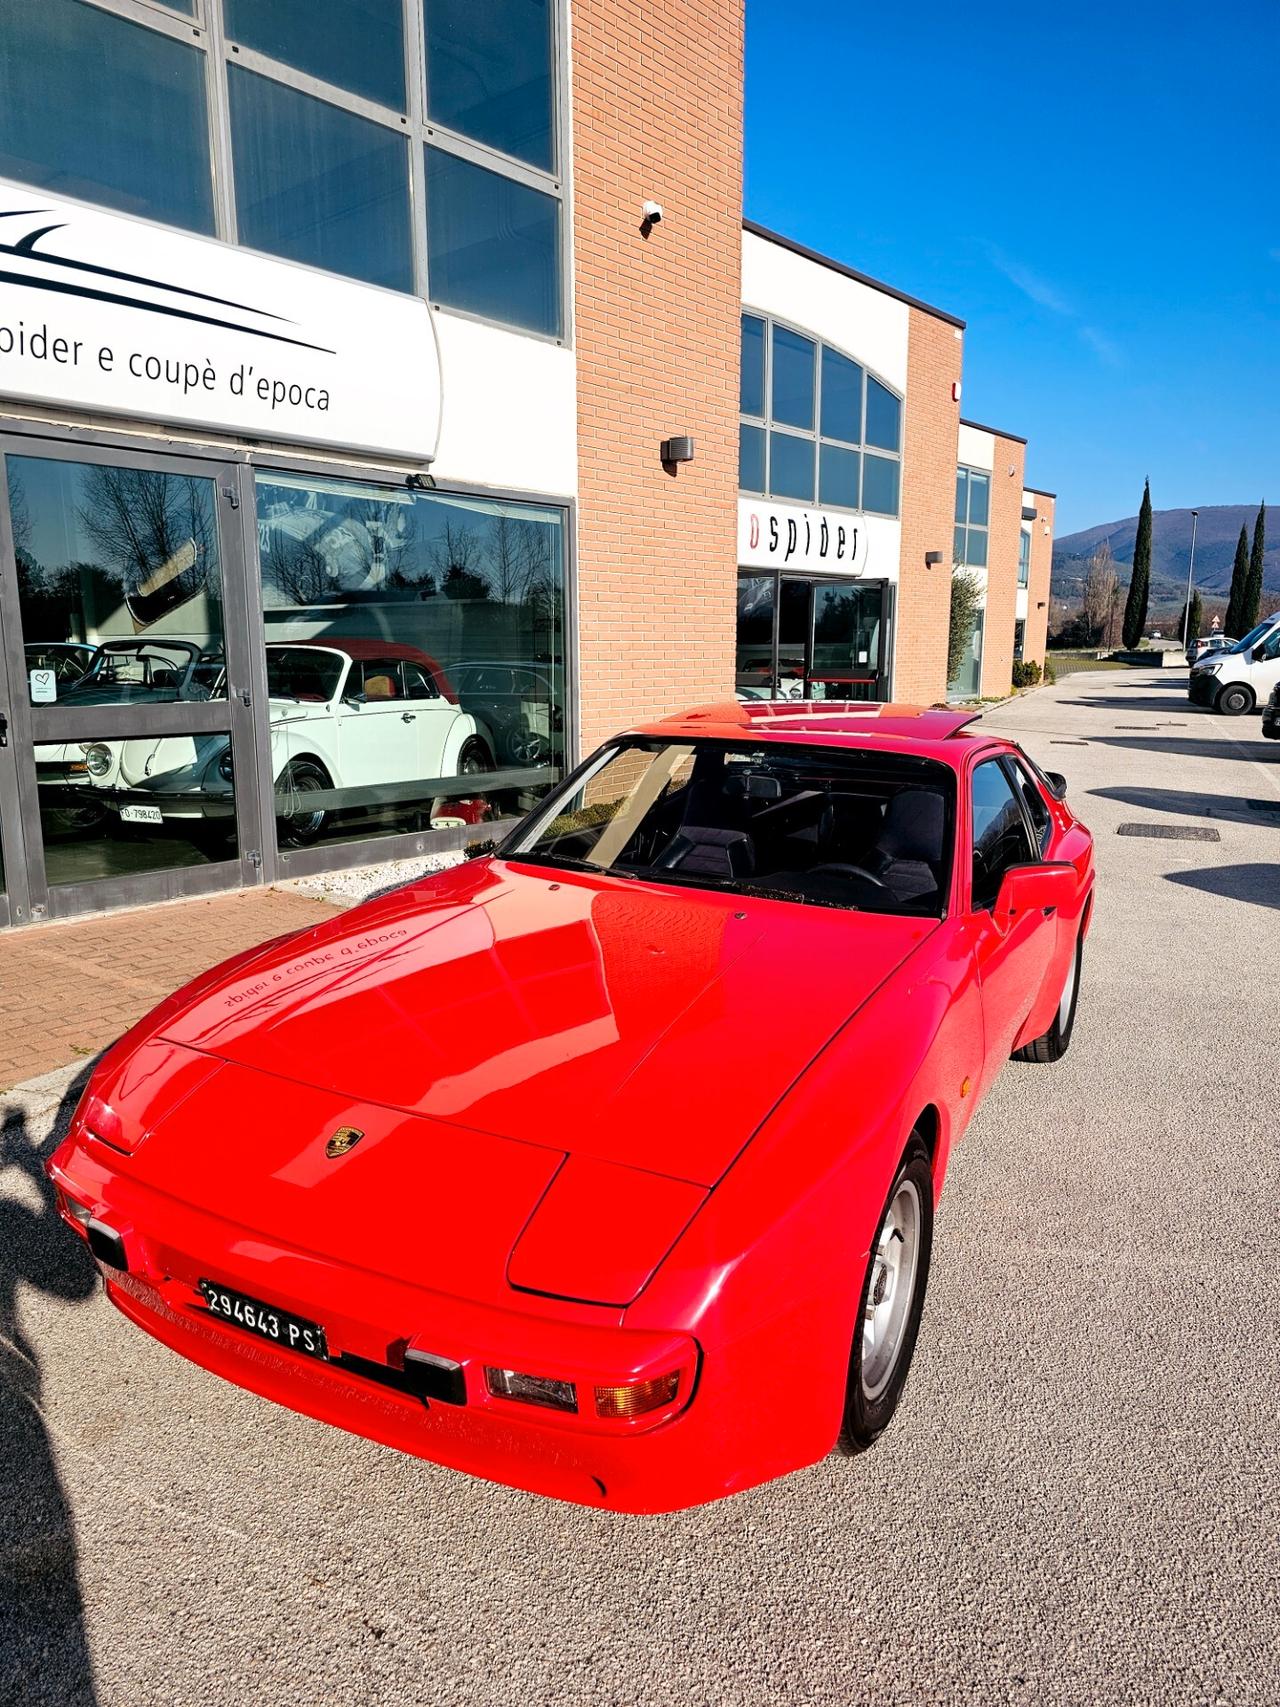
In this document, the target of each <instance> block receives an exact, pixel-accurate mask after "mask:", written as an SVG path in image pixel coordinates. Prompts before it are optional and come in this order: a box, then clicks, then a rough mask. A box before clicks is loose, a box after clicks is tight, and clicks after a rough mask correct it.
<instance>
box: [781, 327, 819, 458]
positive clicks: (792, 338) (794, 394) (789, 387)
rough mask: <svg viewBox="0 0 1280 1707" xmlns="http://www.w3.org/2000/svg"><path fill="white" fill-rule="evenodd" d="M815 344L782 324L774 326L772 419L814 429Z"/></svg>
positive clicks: (793, 425)
mask: <svg viewBox="0 0 1280 1707" xmlns="http://www.w3.org/2000/svg"><path fill="white" fill-rule="evenodd" d="M816 355H817V345H816V344H815V343H814V342H813V340H812V339H811V338H802V337H801V336H800V334H799V333H798V332H791V331H789V330H788V329H787V328H786V327H785V326H775V327H774V329H773V419H774V420H775V421H778V422H781V423H782V424H783V425H784V426H788V427H806V428H808V430H809V431H810V432H812V431H813V384H814V362H815V357H816Z"/></svg>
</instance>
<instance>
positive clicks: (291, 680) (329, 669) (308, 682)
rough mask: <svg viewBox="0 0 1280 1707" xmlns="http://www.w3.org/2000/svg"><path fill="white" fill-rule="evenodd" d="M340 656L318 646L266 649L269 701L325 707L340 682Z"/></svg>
mask: <svg viewBox="0 0 1280 1707" xmlns="http://www.w3.org/2000/svg"><path fill="white" fill-rule="evenodd" d="M343 662H344V660H343V658H342V655H341V653H338V652H327V651H324V650H323V649H321V648H320V647H318V646H268V647H267V692H268V693H269V694H270V695H271V698H272V699H306V700H313V701H316V702H318V703H320V704H326V703H327V702H328V701H329V700H331V699H332V698H333V696H334V694H336V693H337V691H338V683H339V681H340V680H341V678H342V665H343Z"/></svg>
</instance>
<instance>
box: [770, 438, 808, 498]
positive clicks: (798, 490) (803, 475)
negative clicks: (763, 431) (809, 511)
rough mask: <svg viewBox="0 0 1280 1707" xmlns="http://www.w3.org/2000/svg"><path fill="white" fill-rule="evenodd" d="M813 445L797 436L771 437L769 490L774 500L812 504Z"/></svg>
mask: <svg viewBox="0 0 1280 1707" xmlns="http://www.w3.org/2000/svg"><path fill="white" fill-rule="evenodd" d="M813 460H814V441H813V440H812V439H802V438H799V437H798V436H797V435H796V434H795V433H770V434H769V490H770V492H771V493H772V494H773V496H774V497H775V498H799V499H801V500H802V501H803V502H804V503H806V504H812V502H813Z"/></svg>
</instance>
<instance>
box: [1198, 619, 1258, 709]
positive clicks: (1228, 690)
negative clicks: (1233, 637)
mask: <svg viewBox="0 0 1280 1707" xmlns="http://www.w3.org/2000/svg"><path fill="white" fill-rule="evenodd" d="M1277 682H1280V611H1275V612H1273V614H1272V615H1271V616H1269V617H1267V618H1266V619H1265V620H1264V621H1262V622H1260V623H1259V624H1258V625H1257V627H1256V628H1252V629H1250V631H1249V633H1248V634H1246V635H1245V637H1244V639H1243V640H1237V641H1236V643H1235V645H1234V646H1228V647H1227V649H1226V650H1225V651H1224V652H1223V653H1221V654H1220V656H1218V657H1216V658H1209V659H1206V660H1205V661H1204V662H1203V663H1199V664H1194V665H1193V666H1192V669H1191V681H1190V685H1189V687H1188V690H1187V691H1188V693H1189V694H1190V696H1191V698H1192V699H1193V700H1194V701H1195V703H1196V704H1197V705H1208V706H1211V707H1212V709H1213V710H1214V711H1222V712H1225V713H1226V715H1227V716H1228V717H1239V716H1240V715H1241V714H1242V713H1243V712H1246V711H1252V710H1254V708H1255V707H1256V706H1259V705H1265V703H1266V701H1267V698H1268V696H1269V694H1270V693H1271V690H1272V688H1273V687H1275V685H1276V683H1277Z"/></svg>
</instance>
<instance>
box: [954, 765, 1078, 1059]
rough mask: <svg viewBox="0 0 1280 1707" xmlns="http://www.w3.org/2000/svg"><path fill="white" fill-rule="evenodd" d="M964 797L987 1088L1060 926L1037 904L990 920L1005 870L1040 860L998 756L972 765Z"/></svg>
mask: <svg viewBox="0 0 1280 1707" xmlns="http://www.w3.org/2000/svg"><path fill="white" fill-rule="evenodd" d="M968 795H969V802H968V804H969V863H970V872H969V907H970V919H971V923H972V926H973V951H974V960H975V962H976V964H977V968H978V982H979V986H980V988H981V991H982V1020H983V1027H984V1031H985V1034H986V1040H985V1058H984V1062H983V1072H982V1079H983V1083H982V1088H983V1090H986V1089H987V1088H988V1087H989V1086H990V1085H991V1083H992V1081H993V1080H994V1079H995V1077H996V1074H997V1073H998V1072H999V1071H1000V1069H1001V1067H1002V1066H1003V1065H1004V1063H1005V1062H1006V1061H1007V1060H1008V1059H1009V1055H1010V1053H1011V1052H1012V1049H1013V1046H1014V1039H1015V1038H1016V1037H1017V1036H1018V1033H1019V1032H1020V1031H1021V1030H1022V1027H1023V1025H1024V1023H1025V1021H1026V1019H1027V1017H1028V1015H1029V1014H1030V1013H1031V1010H1032V1007H1033V1006H1034V1004H1035V1003H1036V1001H1037V999H1038V998H1039V996H1040V993H1041V990H1042V989H1043V987H1044V983H1045V980H1046V978H1047V976H1048V974H1049V971H1050V967H1051V965H1052V963H1053V961H1054V958H1055V950H1056V947H1057V936H1058V926H1057V918H1056V915H1055V914H1054V913H1053V912H1049V913H1046V912H1045V911H1044V910H1043V909H1042V908H1039V907H1033V908H1029V909H1027V910H1025V911H1023V912H1020V913H1018V914H1017V915H1016V917H1014V918H1013V919H1012V920H1008V921H1003V920H999V919H997V918H996V916H995V912H994V908H995V902H996V897H997V895H998V894H999V892H1000V883H1001V880H1002V879H1003V877H1004V874H1005V872H1006V871H1008V870H1009V869H1010V868H1011V867H1013V866H1016V865H1032V864H1036V863H1039V861H1040V859H1041V853H1040V850H1039V848H1038V847H1036V846H1035V844H1034V842H1033V840H1032V832H1031V828H1030V825H1029V823H1028V819H1027V814H1026V809H1025V807H1024V804H1023V802H1022V801H1021V799H1020V798H1019V791H1018V789H1017V786H1016V783H1015V781H1014V779H1013V778H1012V777H1011V776H1010V773H1009V770H1008V768H1007V767H1006V764H1005V763H1004V762H1003V761H1002V759H1001V758H999V757H993V758H990V759H984V760H982V761H981V762H980V763H979V764H977V765H975V766H974V768H973V770H972V771H971V772H970V775H969V782H968Z"/></svg>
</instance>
